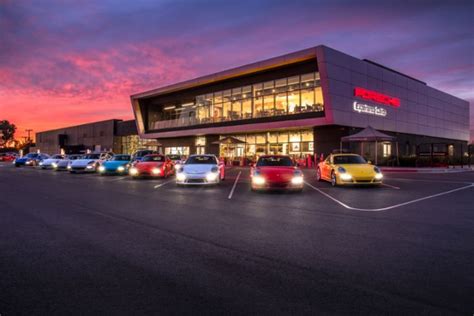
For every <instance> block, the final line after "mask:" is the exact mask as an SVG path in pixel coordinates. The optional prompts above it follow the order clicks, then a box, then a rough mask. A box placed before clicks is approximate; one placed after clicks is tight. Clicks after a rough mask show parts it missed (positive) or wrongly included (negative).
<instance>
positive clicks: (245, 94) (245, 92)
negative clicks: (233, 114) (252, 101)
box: [242, 86, 252, 99]
mask: <svg viewBox="0 0 474 316" xmlns="http://www.w3.org/2000/svg"><path fill="white" fill-rule="evenodd" d="M250 97H252V86H245V87H242V98H244V99H245V98H250Z"/></svg>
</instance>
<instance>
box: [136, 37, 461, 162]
mask: <svg viewBox="0 0 474 316" xmlns="http://www.w3.org/2000/svg"><path fill="white" fill-rule="evenodd" d="M131 103H132V108H133V112H134V115H135V118H136V123H137V128H138V134H139V136H140V137H141V138H145V139H154V140H157V141H158V143H160V144H161V148H162V150H163V151H164V152H165V153H181V154H185V155H187V154H193V153H204V152H206V153H214V154H216V155H219V156H226V157H229V158H240V157H250V158H253V157H255V156H258V155H260V154H265V153H281V154H289V155H293V156H296V157H301V156H305V155H308V154H315V153H316V154H318V155H319V154H320V153H324V154H328V153H330V152H332V151H333V150H335V149H340V146H341V144H340V139H341V137H342V136H346V135H351V134H354V133H356V132H359V131H360V130H361V129H363V128H365V127H367V126H372V127H373V128H375V129H377V130H379V131H382V132H384V133H387V134H390V135H392V136H395V137H396V138H397V144H395V143H379V144H377V146H375V144H363V145H362V146H361V144H357V143H353V144H351V143H349V144H343V149H346V150H350V151H356V152H359V151H361V152H362V153H363V154H364V155H365V156H367V157H369V158H371V157H374V156H375V150H377V154H378V156H379V157H382V159H379V162H382V163H383V162H384V160H385V161H387V160H389V159H391V158H392V157H393V156H394V155H395V151H396V150H397V149H398V150H399V155H400V156H407V157H408V156H414V155H417V154H420V153H426V152H427V151H429V152H431V155H433V153H446V154H448V153H449V155H451V156H456V155H457V156H461V154H462V153H464V151H467V141H468V140H469V105H468V102H466V101H464V100H461V99H459V98H456V97H454V96H451V95H449V94H447V93H444V92H442V91H439V90H437V89H434V88H432V87H429V86H428V85H427V84H426V83H424V82H422V81H420V80H417V79H415V78H412V77H410V76H407V75H405V74H402V73H400V72H397V71H395V70H392V69H389V68H387V67H385V66H382V65H379V64H377V63H375V62H372V61H369V60H361V59H358V58H355V57H351V56H349V55H347V54H344V53H342V52H339V51H336V50H334V49H331V48H329V47H326V46H316V47H314V48H309V49H305V50H302V51H298V52H295V53H291V54H287V55H284V56H279V57H275V58H271V59H268V60H264V61H261V62H256V63H253V64H249V65H246V66H242V67H238V68H234V69H230V70H226V71H223V72H219V73H215V74H211V75H207V76H203V77H200V78H196V79H192V80H189V81H185V82H181V83H177V84H173V85H170V86H166V87H162V88H158V89H154V90H151V91H146V92H142V93H138V94H135V95H132V96H131ZM227 136H233V137H235V138H237V139H239V140H241V141H242V142H243V143H241V144H231V145H226V144H219V143H218V142H219V140H220V139H222V138H223V137H227ZM375 147H377V148H375ZM380 160H382V161H380Z"/></svg>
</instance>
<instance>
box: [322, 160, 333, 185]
mask: <svg viewBox="0 0 474 316" xmlns="http://www.w3.org/2000/svg"><path fill="white" fill-rule="evenodd" d="M331 161H332V155H329V156H328V157H327V158H326V160H324V163H323V171H322V175H323V178H325V179H329V177H330V176H331Z"/></svg>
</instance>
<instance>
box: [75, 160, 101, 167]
mask: <svg viewBox="0 0 474 316" xmlns="http://www.w3.org/2000/svg"><path fill="white" fill-rule="evenodd" d="M97 161H99V160H98V159H77V160H73V161H72V163H71V166H73V167H84V166H87V165H88V164H90V163H94V162H97Z"/></svg>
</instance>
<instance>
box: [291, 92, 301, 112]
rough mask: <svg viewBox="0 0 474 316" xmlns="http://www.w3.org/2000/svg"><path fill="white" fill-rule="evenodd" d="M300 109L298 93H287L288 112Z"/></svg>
mask: <svg viewBox="0 0 474 316" xmlns="http://www.w3.org/2000/svg"><path fill="white" fill-rule="evenodd" d="M299 108H300V91H292V92H288V112H289V113H295V112H298V111H299Z"/></svg>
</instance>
